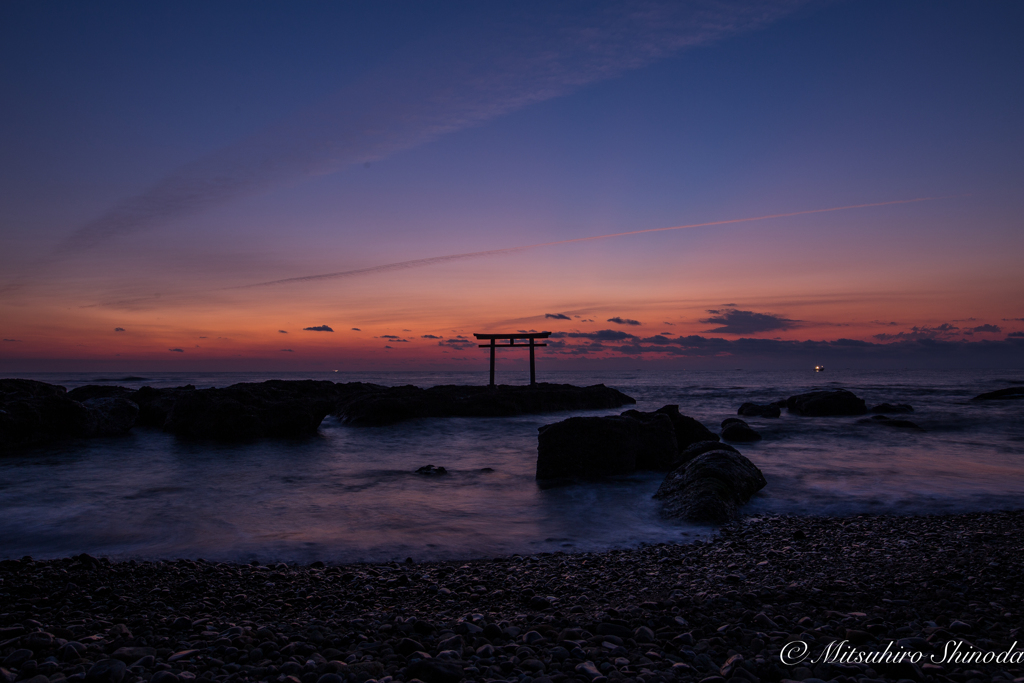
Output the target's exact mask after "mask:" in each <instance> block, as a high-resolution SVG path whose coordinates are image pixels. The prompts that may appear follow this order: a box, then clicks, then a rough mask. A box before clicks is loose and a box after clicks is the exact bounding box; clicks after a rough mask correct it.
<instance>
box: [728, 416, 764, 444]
mask: <svg viewBox="0 0 1024 683" xmlns="http://www.w3.org/2000/svg"><path fill="white" fill-rule="evenodd" d="M722 440H723V441H733V442H738V443H749V442H752V441H760V440H761V435H760V434H759V433H758V432H757V431H755V430H754V428H753V427H751V426H750V425H748V424H747V423H746V422H745V421H743V420H741V419H739V418H738V417H730V418H729V419H727V420H724V421H723V422H722Z"/></svg>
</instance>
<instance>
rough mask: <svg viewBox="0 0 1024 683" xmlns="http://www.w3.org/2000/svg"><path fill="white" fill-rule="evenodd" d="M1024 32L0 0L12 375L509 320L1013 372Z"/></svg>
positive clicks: (775, 16)
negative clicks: (1022, 37) (6, 0)
mask: <svg viewBox="0 0 1024 683" xmlns="http://www.w3.org/2000/svg"><path fill="white" fill-rule="evenodd" d="M1022 30H1024V5H1022V4H1021V3H1019V2H1015V1H1005V2H1000V1H994V2H987V3H970V2H931V1H929V2H914V1H907V2H900V3H892V2H874V1H871V0H865V1H861V2H853V1H851V2H838V1H814V0H786V1H779V2H772V1H768V0H765V1H760V0H738V1H737V2H730V3H719V2H715V1H712V0H706V1H702V2H655V1H651V2H516V3H472V2H465V3H460V2H449V3H417V2H397V1H396V2H362V3H359V2H353V3H336V2H313V1H311V2H305V3H299V4H295V3H270V2H219V3H205V2H174V3H170V2H153V3H141V4H140V3H118V2H106V3H81V2H68V3H61V2H46V1H43V2H21V1H17V0H12V1H9V2H5V3H3V4H0V87H2V91H3V93H4V106H3V107H2V108H0V244H2V249H0V335H2V339H3V341H0V373H5V374H8V375H11V374H17V373H18V372H35V371H47V370H67V371H71V370H83V371H86V370H98V369H109V370H124V371H127V372H131V371H144V370H149V369H162V370H182V371H188V370H267V371H304V370H309V371H314V370H325V369H337V370H371V369H382V370H388V369H393V370H402V369H431V368H437V369H467V370H470V369H478V368H481V367H484V368H485V367H486V363H487V352H486V351H485V350H483V349H479V348H477V345H476V340H475V339H473V336H472V335H473V333H488V332H489V333H494V332H498V333H501V332H508V333H512V332H526V331H550V332H552V335H551V338H550V339H549V346H548V347H546V348H545V349H544V350H543V351H542V352H541V355H540V356H539V360H538V364H539V366H540V367H553V368H559V369H573V368H577V367H587V368H592V367H595V364H597V366H596V367H609V368H618V367H628V368H636V367H650V368H654V369H658V368H675V369H691V368H692V369H704V368H717V367H729V368H732V367H739V366H743V367H749V368H764V369H782V368H805V367H810V366H812V365H814V364H817V363H825V364H837V365H840V366H849V367H858V368H865V369H872V368H877V369H885V368H903V367H920V368H931V367H942V368H945V367H965V368H966V367H1007V366H1012V367H1024V277H1022V276H1021V266H1020V260H1021V254H1024V192H1022V190H1024V125H1021V122H1022V121H1024V76H1022V74H1024V41H1021V40H1020V38H1019V36H1020V35H1021V31H1022ZM513 353H515V355H516V358H514V359H513V358H512V354H513ZM520 355H521V356H522V357H519V356H520ZM502 358H503V362H506V363H510V364H521V363H523V362H525V354H520V353H519V352H512V351H508V352H504V354H502Z"/></svg>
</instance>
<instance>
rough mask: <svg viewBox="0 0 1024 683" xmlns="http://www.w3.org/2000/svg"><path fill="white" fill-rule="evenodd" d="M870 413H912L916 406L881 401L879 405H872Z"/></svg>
mask: <svg viewBox="0 0 1024 683" xmlns="http://www.w3.org/2000/svg"><path fill="white" fill-rule="evenodd" d="M868 412H869V413H912V412H914V406H912V405H909V404H907V403H896V404H892V403H879V404H878V405H877V406H871V408H870V409H869V410H868Z"/></svg>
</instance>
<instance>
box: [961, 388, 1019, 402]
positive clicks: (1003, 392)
mask: <svg viewBox="0 0 1024 683" xmlns="http://www.w3.org/2000/svg"><path fill="white" fill-rule="evenodd" d="M1014 398H1024V387H1007V388H1006V389H996V390H995V391H989V392H987V393H984V394H978V395H977V396H975V397H974V398H972V399H971V400H972V401H1006V400H1009V399H1014Z"/></svg>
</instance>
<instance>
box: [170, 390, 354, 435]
mask: <svg viewBox="0 0 1024 683" xmlns="http://www.w3.org/2000/svg"><path fill="white" fill-rule="evenodd" d="M336 400H337V389H336V385H335V384H334V383H333V382H327V381H314V380H300V381H286V380H270V381H268V382H260V383H243V384H234V385H232V386H230V387H225V388H223V389H196V390H192V391H184V392H181V393H180V394H178V396H177V398H176V400H175V402H174V406H173V408H172V409H171V412H170V414H169V415H168V416H167V420H166V422H165V423H164V429H165V430H166V431H169V432H172V433H174V434H177V435H178V436H183V437H189V438H199V439H218V440H224V441H246V440H251V439H259V438H264V437H299V436H307V435H310V434H315V433H316V431H317V428H318V427H319V426H320V423H321V422H322V421H323V419H324V418H325V417H327V415H329V414H330V413H331V411H332V410H334V407H335V403H336Z"/></svg>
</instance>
